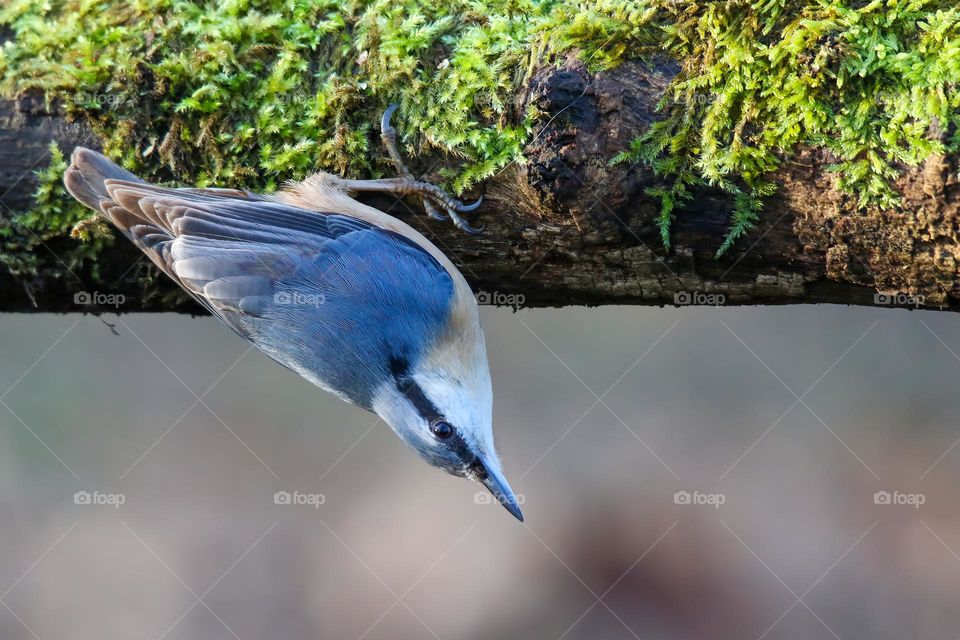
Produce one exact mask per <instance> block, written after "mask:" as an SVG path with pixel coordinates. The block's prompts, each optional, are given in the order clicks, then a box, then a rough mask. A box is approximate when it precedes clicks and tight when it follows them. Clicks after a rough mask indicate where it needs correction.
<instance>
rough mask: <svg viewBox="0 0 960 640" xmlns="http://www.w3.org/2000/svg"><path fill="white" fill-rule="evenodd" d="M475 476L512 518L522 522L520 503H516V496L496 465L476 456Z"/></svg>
mask: <svg viewBox="0 0 960 640" xmlns="http://www.w3.org/2000/svg"><path fill="white" fill-rule="evenodd" d="M476 478H477V481H478V482H480V483H481V484H482V485H483V486H485V487H486V488H487V490H489V491H490V493H492V494H493V497H494V498H496V499H497V502H499V503H500V504H502V505H503V507H504V509H506V510H507V511H509V512H510V513H511V515H513V517H514V518H516V519H517V520H519V521H520V522H523V513H522V512H521V511H520V505H519V504H518V503H517V496H516V495H514V493H513V489H511V488H510V484H509V483H508V482H507V479H506V478H504V477H503V474H502V473H500V470H499V469H498V468H497V465H494V464H490V463H488V462H487V461H485V460H484V459H483V458H478V461H477V468H476Z"/></svg>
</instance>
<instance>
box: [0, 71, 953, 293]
mask: <svg viewBox="0 0 960 640" xmlns="http://www.w3.org/2000/svg"><path fill="white" fill-rule="evenodd" d="M675 73H676V69H675V68H674V67H673V66H672V65H671V64H670V63H662V64H657V65H652V66H651V65H647V64H644V63H641V62H638V61H637V62H628V63H625V64H623V65H621V66H619V67H618V68H616V69H614V70H612V71H609V72H602V73H599V74H591V73H589V72H588V71H587V70H586V69H585V67H584V66H583V65H582V64H581V63H579V62H577V61H576V59H575V58H572V57H571V58H570V59H569V60H567V62H566V63H565V64H563V65H561V66H560V67H552V66H551V67H547V68H543V69H541V70H540V71H539V72H538V73H536V74H535V75H534V76H533V78H532V79H531V81H530V83H529V86H528V87H527V90H526V92H525V93H524V94H523V95H519V96H517V104H518V106H519V107H520V108H521V109H522V108H523V107H525V106H526V105H528V104H533V105H535V106H536V107H537V109H538V111H539V113H540V114H541V115H540V117H539V119H538V122H537V124H536V127H535V130H534V133H533V136H532V138H531V141H530V142H529V144H528V145H527V147H526V150H525V154H524V155H525V158H526V162H525V163H524V164H522V165H520V164H514V165H510V166H508V167H506V168H504V169H503V170H502V171H500V172H499V173H498V174H497V175H496V176H495V177H494V178H493V179H491V180H489V181H488V182H487V183H486V184H485V185H483V190H484V191H485V195H486V201H485V204H484V206H483V208H482V209H481V210H480V212H479V213H478V214H475V215H474V218H473V220H474V221H477V222H482V223H485V224H486V225H487V231H486V232H485V233H484V234H483V235H481V236H467V235H465V234H462V233H461V232H459V231H457V230H456V229H455V228H453V226H452V225H450V224H445V223H439V222H436V221H433V220H430V219H428V218H427V217H426V216H424V215H423V213H422V211H419V210H418V209H417V208H416V207H415V206H413V205H412V204H411V206H406V204H405V203H399V204H398V203H395V202H393V201H392V200H390V199H383V198H380V199H371V200H369V202H371V204H374V205H375V206H380V207H381V208H384V209H387V210H389V211H390V213H392V214H394V215H397V216H398V217H401V218H403V219H404V220H406V221H407V222H409V223H411V224H412V225H413V226H414V227H416V228H417V229H419V230H420V231H422V232H423V233H425V234H426V235H427V236H428V237H430V238H431V239H432V240H433V241H434V242H435V243H436V244H437V245H438V246H439V247H440V248H441V249H442V250H443V251H444V252H446V253H447V254H448V255H450V256H451V257H452V259H453V260H454V261H455V262H456V263H457V264H458V265H459V266H460V268H461V270H462V271H463V273H464V275H465V276H466V277H467V279H468V280H469V281H470V282H471V284H472V285H473V286H474V288H475V290H477V291H478V292H482V297H481V302H490V303H500V304H515V303H522V304H525V305H526V306H551V305H558V306H559V305H571V304H608V303H612V304H651V305H661V304H674V303H675V302H676V303H681V304H683V303H707V304H717V303H722V304H785V303H818V302H834V303H846V304H875V303H879V304H891V303H892V304H896V305H898V306H917V305H918V303H925V305H926V306H928V307H933V308H946V309H956V308H957V306H958V303H960V279H958V272H957V269H958V258H960V245H958V217H960V183H958V180H957V172H958V166H960V165H958V158H956V157H950V156H946V157H931V158H929V159H928V160H927V161H926V163H925V164H924V165H923V166H922V167H919V168H909V169H907V168H905V169H904V171H903V174H902V177H901V178H900V180H899V181H898V184H897V187H898V188H899V190H900V193H901V194H902V200H901V203H900V206H899V207H898V208H897V209H895V210H886V211H883V210H878V209H867V210H859V209H858V207H857V203H856V199H855V197H853V196H851V195H849V194H846V193H843V192H841V191H839V190H838V189H837V188H836V186H835V181H834V179H833V176H832V175H831V174H830V173H829V171H828V169H827V167H828V165H829V164H830V162H831V160H832V159H831V158H829V157H827V156H826V154H825V153H823V152H822V151H819V150H815V149H806V150H803V151H801V152H800V153H799V154H797V155H795V156H794V157H792V158H789V159H786V160H785V161H784V163H783V164H782V166H781V168H780V169H779V170H778V171H777V172H776V173H775V174H774V176H773V180H774V181H775V182H776V183H777V184H778V189H777V191H776V193H775V194H774V195H773V196H771V197H769V198H767V199H766V200H765V201H764V206H763V211H762V214H761V219H760V224H759V225H758V227H757V228H756V229H755V230H754V231H753V232H752V233H750V234H749V235H748V236H747V237H745V238H742V239H741V240H740V241H739V242H738V243H737V244H735V245H734V247H733V249H732V250H731V251H729V252H728V254H726V255H725V256H723V257H722V258H720V259H717V258H715V257H714V254H715V252H716V250H717V248H718V247H719V246H720V243H721V242H722V240H723V237H724V234H725V233H726V230H727V227H728V224H729V215H730V211H731V208H732V202H731V201H730V198H729V196H727V195H725V194H723V193H721V192H720V191H718V190H711V189H707V188H704V189H701V190H699V191H698V192H697V193H696V194H695V197H694V198H693V200H692V201H691V202H690V203H689V204H688V205H687V206H686V208H685V209H684V210H682V211H680V212H679V215H678V217H677V219H676V221H675V223H674V225H673V231H672V247H671V250H670V251H669V253H667V252H665V251H664V250H663V248H662V245H661V243H660V234H659V229H658V227H657V226H656V219H657V216H658V214H659V202H658V201H656V200H655V199H653V198H651V197H650V196H648V195H647V194H646V189H648V188H649V187H652V186H654V185H656V184H657V178H656V177H655V176H654V175H653V173H652V171H651V169H650V168H648V167H646V166H638V165H611V164H610V162H609V161H610V158H612V157H613V156H615V155H616V154H617V153H618V152H620V151H622V150H623V149H624V148H626V146H627V145H628V144H629V142H630V140H632V139H633V138H634V137H636V136H637V135H638V134H640V133H641V132H643V131H644V130H646V128H647V127H649V126H650V123H651V122H653V120H654V119H655V118H656V105H657V103H658V102H659V100H660V98H661V97H662V95H663V92H664V90H665V88H666V86H667V84H668V83H669V81H670V79H671V78H672V77H673V75H674V74H675ZM50 140H56V141H57V142H58V143H59V144H60V146H61V147H62V148H64V149H65V150H66V151H69V149H70V148H72V146H73V145H75V144H77V143H85V144H88V145H89V144H91V141H90V139H89V136H88V135H86V134H85V133H84V131H83V130H82V129H81V128H80V127H77V126H73V125H70V124H67V123H66V122H64V120H63V119H62V118H61V117H59V116H58V115H56V113H51V112H50V111H48V110H46V109H45V108H44V107H43V104H42V101H41V100H40V99H38V98H36V97H33V96H26V97H23V98H21V99H19V100H17V101H14V102H10V101H7V102H0V194H3V195H2V196H0V203H2V204H3V205H4V206H3V207H0V209H2V210H3V213H4V215H9V210H12V211H22V210H25V209H27V208H29V206H30V197H31V194H32V192H33V188H34V186H35V178H34V176H33V174H32V173H31V171H32V170H34V169H36V168H40V167H42V165H43V158H44V156H45V154H46V145H47V144H48V142H49V141H50ZM72 242H77V241H76V240H72V239H70V238H67V237H54V238H49V239H45V241H44V243H43V245H42V247H43V253H44V255H42V256H39V259H40V260H41V261H42V262H44V263H45V264H47V265H48V269H46V270H42V271H43V272H44V273H46V274H47V275H45V276H44V277H41V278H37V277H31V276H28V275H24V274H13V273H8V274H6V275H5V276H4V277H3V278H2V279H0V294H2V297H0V309H2V310H5V311H22V310H29V309H35V310H44V311H71V310H74V311H75V310H78V309H83V308H84V307H81V306H77V305H76V304H75V302H74V294H75V293H76V292H78V291H88V292H93V291H97V292H102V293H112V294H119V295H122V296H124V297H125V303H124V305H123V307H122V310H124V311H134V310H177V311H194V312H199V308H197V307H194V306H192V304H191V303H190V302H189V301H188V300H187V299H186V298H185V297H184V296H182V295H180V294H179V293H178V292H177V291H176V290H175V289H174V287H173V285H171V284H170V283H168V282H167V281H166V280H163V279H160V278H157V277H156V274H155V273H153V272H152V266H151V267H148V266H147V265H146V264H145V261H141V262H140V263H139V264H137V266H135V267H133V268H131V265H133V264H134V263H136V261H137V259H138V252H137V251H136V250H135V249H133V248H132V247H131V246H128V243H126V242H125V241H122V240H121V241H118V242H115V243H114V244H113V246H112V248H111V249H109V250H107V252H106V253H102V254H101V256H100V258H99V266H100V269H99V273H96V270H95V269H93V268H92V267H91V266H90V265H78V266H77V267H76V268H73V267H70V266H69V265H66V264H58V257H57V254H58V251H59V250H61V249H62V248H63V247H64V246H66V243H72ZM50 274H53V275H52V276H51V275H50ZM876 291H880V292H882V293H885V294H888V297H887V298H886V299H885V298H883V297H880V298H875V292H876ZM895 294H901V295H900V296H899V297H894V296H895ZM97 309H98V310H103V311H109V310H111V308H110V307H106V308H104V307H97Z"/></svg>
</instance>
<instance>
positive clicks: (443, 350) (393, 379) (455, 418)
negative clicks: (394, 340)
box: [372, 322, 523, 522]
mask: <svg viewBox="0 0 960 640" xmlns="http://www.w3.org/2000/svg"><path fill="white" fill-rule="evenodd" d="M389 369H390V376H389V379H388V380H387V381H386V382H384V383H383V384H382V385H381V386H380V388H379V389H378V390H377V392H376V393H375V394H374V400H373V407H372V408H373V410H374V411H375V412H376V413H377V414H378V415H379V416H380V417H381V418H383V419H384V421H386V422H387V424H389V425H390V427H391V428H392V429H393V430H394V431H395V432H396V433H397V435H399V436H400V437H401V438H402V439H403V441H404V442H406V443H407V444H408V445H409V446H410V448H412V449H413V450H414V451H415V452H416V453H417V455H419V456H420V457H421V458H423V459H424V460H426V461H427V462H428V463H429V464H431V465H432V466H434V467H437V468H439V469H443V470H444V471H446V472H447V473H450V474H452V475H455V476H460V477H462V478H468V479H470V480H473V481H475V482H478V483H480V484H482V485H483V486H485V487H486V488H487V489H488V490H489V491H490V493H491V494H493V496H494V498H496V500H497V501H498V502H500V504H502V505H503V506H504V507H505V508H506V509H507V511H509V512H510V513H511V514H513V516H514V517H516V518H517V519H518V520H520V521H521V522H522V521H523V514H522V513H521V512H520V507H519V505H518V503H517V498H516V496H515V495H514V493H513V490H512V489H511V488H510V485H509V484H508V483H507V480H506V478H504V476H503V472H502V471H501V468H500V461H499V459H498V458H497V454H496V451H495V450H494V446H493V423H492V422H493V420H492V419H493V391H492V388H491V385H490V371H489V367H488V365H487V354H486V348H485V347H484V340H483V332H482V330H481V329H480V326H479V324H478V323H476V322H474V323H473V325H472V327H466V328H464V327H460V328H459V329H457V330H455V331H450V332H448V333H447V335H446V336H445V337H444V338H443V339H441V340H439V341H438V342H437V343H435V344H433V345H431V346H430V347H429V348H427V349H426V350H425V351H424V352H423V353H422V354H418V356H417V357H415V358H413V359H409V360H408V359H407V358H405V357H402V356H394V357H392V358H391V359H390V365H389Z"/></svg>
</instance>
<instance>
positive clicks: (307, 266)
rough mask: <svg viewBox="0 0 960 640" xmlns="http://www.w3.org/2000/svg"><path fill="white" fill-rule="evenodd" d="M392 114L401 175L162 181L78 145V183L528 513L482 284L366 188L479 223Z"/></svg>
mask: <svg viewBox="0 0 960 640" xmlns="http://www.w3.org/2000/svg"><path fill="white" fill-rule="evenodd" d="M395 110H396V105H390V106H389V107H388V108H387V109H386V110H385V112H384V113H383V117H382V118H381V122H380V124H381V139H382V141H383V143H384V145H385V147H386V149H387V152H388V154H389V156H390V158H391V161H392V163H393V164H394V166H395V167H396V169H397V172H398V173H399V176H398V177H396V178H388V179H378V180H350V179H346V178H341V177H339V176H335V175H332V174H329V173H324V172H320V173H317V174H315V175H312V176H310V177H308V178H306V179H305V180H303V181H302V182H295V183H288V184H287V185H285V187H284V188H282V189H281V190H279V191H278V192H276V193H273V194H255V193H251V192H248V191H243V190H239V189H228V188H214V187H205V188H188V187H181V188H171V187H164V186H158V185H154V184H150V183H147V182H145V181H144V180H142V179H140V178H139V177H137V176H136V175H134V174H133V173H131V172H129V171H127V170H126V169H123V168H122V167H120V166H118V165H117V164H115V163H114V162H112V161H111V160H109V159H108V158H107V157H105V156H104V155H102V154H100V153H98V152H96V151H93V150H90V149H87V148H84V147H77V148H76V149H75V150H74V151H73V153H72V155H71V158H70V166H69V167H68V168H67V170H66V172H65V173H64V184H65V186H66V188H67V191H68V192H69V193H70V194H71V195H72V196H73V197H74V198H76V199H77V200H78V201H80V202H81V203H83V204H84V205H86V206H87V207H89V208H91V209H93V210H94V211H96V212H97V213H98V214H100V215H101V216H103V217H104V218H106V219H107V220H109V221H110V222H111V223H112V224H113V225H114V226H115V227H116V228H117V229H119V231H120V233H121V234H122V235H123V236H125V237H126V238H127V239H128V240H130V241H131V242H133V244H135V245H136V246H137V247H139V248H140V249H141V250H142V251H143V253H145V254H146V255H147V256H148V257H149V258H150V260H151V261H152V262H153V263H154V264H155V265H156V266H157V267H159V268H160V270H161V271H163V272H164V273H165V274H166V275H167V276H169V277H170V278H171V279H172V280H173V281H174V282H175V283H177V284H178V285H179V286H180V287H182V288H183V289H184V290H185V291H186V292H187V293H188V294H190V296H192V297H193V299H194V300H196V301H197V302H198V303H199V304H200V305H201V306H203V307H204V308H205V309H206V310H207V311H209V312H210V313H211V314H212V315H213V316H215V317H216V318H218V319H219V320H220V321H222V322H223V323H224V324H226V325H227V326H228V327H229V328H230V329H232V330H233V331H234V332H236V333H237V334H238V335H240V336H241V337H242V338H244V339H245V340H247V341H249V342H251V343H253V345H255V346H256V347H257V348H259V349H260V350H261V351H263V352H264V353H265V354H266V355H267V356H269V357H270V358H272V359H273V360H274V361H276V362H278V363H279V364H281V365H283V366H284V367H286V368H288V369H291V370H293V371H294V372H296V373H298V374H300V375H301V376H302V377H303V378H305V379H306V380H308V381H309V382H311V383H313V384H314V385H316V386H318V387H320V388H321V389H324V390H326V391H328V392H330V393H332V394H334V395H336V396H338V397H340V398H341V399H343V400H345V401H347V402H349V403H352V404H354V405H357V406H359V407H361V408H363V409H366V410H368V411H372V412H373V413H375V414H377V415H378V416H379V417H380V418H381V419H382V420H383V421H384V422H385V423H386V424H387V425H389V426H390V427H391V428H392V430H393V431H394V432H395V433H396V434H397V435H398V436H399V437H400V438H401V439H402V440H403V441H404V442H405V443H406V444H407V445H408V446H409V447H410V448H411V449H412V450H413V451H414V452H415V453H416V454H417V455H418V456H419V457H420V458H422V459H423V460H424V461H426V462H427V463H428V464H430V465H432V466H434V467H437V468H439V469H442V470H443V471H446V472H447V473H450V474H453V475H455V476H459V477H464V478H468V479H470V480H472V481H474V482H478V483H480V484H482V485H483V486H484V487H486V489H487V490H489V492H490V493H491V494H492V496H493V498H495V499H496V500H497V501H498V502H499V503H500V504H501V505H503V506H504V507H505V508H506V509H507V511H509V512H510V513H511V514H512V515H513V516H514V517H516V518H517V519H518V520H520V521H521V522H523V514H522V512H521V510H520V506H519V502H518V499H517V495H516V494H515V493H514V491H513V490H512V489H511V488H510V485H509V484H508V482H507V480H506V478H505V477H504V474H503V470H502V465H501V462H500V459H499V457H498V456H497V452H496V449H495V447H494V440H493V417H492V415H493V390H492V384H491V379H490V367H489V364H488V359H487V351H486V344H485V340H484V334H483V328H482V327H481V324H480V315H479V308H478V305H477V301H476V298H475V296H474V294H473V292H472V290H471V288H470V286H469V284H468V283H467V281H466V279H465V278H464V277H463V275H462V274H461V273H460V271H459V270H458V269H457V268H456V266H455V265H454V264H453V263H452V262H451V261H450V260H449V258H447V256H445V255H444V254H443V252H441V251H440V250H439V249H438V248H437V247H436V246H435V245H434V244H433V243H431V242H430V241H429V240H428V239H427V238H425V237H424V236H423V235H421V234H420V233H418V232H417V231H416V230H414V229H413V228H412V227H410V226H409V225H407V224H406V223H404V222H403V221H401V220H399V219H397V218H394V217H392V216H390V215H388V214H386V213H384V212H382V211H380V210H378V209H375V208H373V207H370V206H367V205H365V204H362V203H361V202H359V201H357V200H356V199H354V197H353V195H355V194H356V193H358V192H363V191H376V192H386V193H393V194H396V195H397V196H398V197H402V196H407V195H416V196H419V197H420V198H421V201H422V203H423V205H424V209H425V210H426V212H427V213H428V214H429V215H430V216H431V217H433V218H436V219H449V220H450V221H451V222H452V223H453V224H454V225H456V226H457V227H458V228H460V229H462V230H463V231H465V232H467V233H479V232H481V231H482V228H479V227H472V226H471V225H470V224H468V223H467V222H466V221H465V220H464V219H463V217H462V216H461V215H460V214H461V213H465V212H470V211H472V210H475V209H476V208H477V207H479V206H480V203H481V202H482V199H481V200H478V201H477V202H475V203H473V204H470V205H466V204H464V203H462V202H460V201H459V200H457V199H455V198H453V197H452V196H450V195H449V194H447V193H446V192H445V191H443V190H442V189H440V188H439V187H437V186H436V185H433V184H431V183H429V182H425V181H421V180H416V179H415V178H414V177H413V175H412V173H411V172H410V171H409V170H408V169H407V167H406V166H405V164H404V162H403V159H402V157H401V155H400V153H399V151H398V150H397V147H396V130H395V129H394V127H393V126H392V125H391V124H390V120H391V116H392V114H393V112H394V111H395Z"/></svg>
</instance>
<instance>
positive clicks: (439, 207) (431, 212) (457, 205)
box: [380, 104, 485, 235]
mask: <svg viewBox="0 0 960 640" xmlns="http://www.w3.org/2000/svg"><path fill="white" fill-rule="evenodd" d="M396 110H397V105H396V104H391V105H390V106H388V107H387V109H386V110H385V111H384V112H383V117H382V118H380V139H381V140H382V141H383V145H384V146H385V147H386V149H387V153H388V154H389V155H390V160H391V161H392V162H393V165H394V167H396V169H397V173H399V174H400V177H401V179H402V181H403V182H405V183H407V184H406V188H407V190H408V191H409V192H410V193H416V194H417V195H419V196H420V197H421V198H422V202H423V208H424V209H425V210H426V212H427V215H428V216H430V217H431V218H433V219H434V220H445V219H449V220H450V221H451V222H453V224H454V226H456V227H457V228H458V229H460V230H461V231H464V232H465V233H469V234H470V235H477V234H480V233H483V230H484V228H485V227H484V225H480V226H479V227H473V226H470V224H469V223H468V222H467V221H466V220H464V219H463V217H461V216H460V215H459V213H470V212H472V211H476V210H477V209H479V208H480V205H482V204H483V196H480V197H479V198H477V200H476V202H472V203H470V204H464V203H462V202H460V201H459V200H457V199H456V198H453V197H452V196H450V195H449V194H448V193H447V192H445V191H444V190H443V189H441V188H440V187H438V186H436V185H434V184H431V183H429V182H423V181H419V180H415V179H414V178H413V174H412V173H410V170H409V169H408V168H407V166H406V164H404V162H403V158H402V156H401V155H400V151H399V150H398V149H397V130H396V129H395V128H394V127H393V125H391V124H390V119H391V118H392V117H393V114H394V112H395V111H396ZM458 212H459V213H458Z"/></svg>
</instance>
